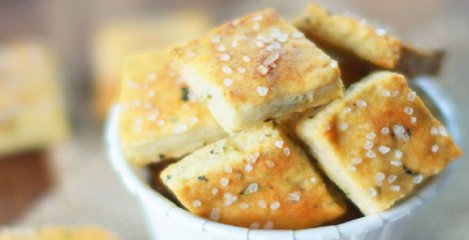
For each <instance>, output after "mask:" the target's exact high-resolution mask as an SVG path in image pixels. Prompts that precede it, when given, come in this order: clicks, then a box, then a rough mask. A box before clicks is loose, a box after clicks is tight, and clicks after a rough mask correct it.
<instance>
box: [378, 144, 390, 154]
mask: <svg viewBox="0 0 469 240" xmlns="http://www.w3.org/2000/svg"><path fill="white" fill-rule="evenodd" d="M378 151H379V152H381V153H382V154H387V153H388V152H389V151H391V149H390V148H389V147H387V146H379V148H378Z"/></svg>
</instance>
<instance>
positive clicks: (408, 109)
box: [404, 107, 414, 115]
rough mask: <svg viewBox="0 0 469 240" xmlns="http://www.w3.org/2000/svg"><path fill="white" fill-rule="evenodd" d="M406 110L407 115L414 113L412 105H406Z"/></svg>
mask: <svg viewBox="0 0 469 240" xmlns="http://www.w3.org/2000/svg"><path fill="white" fill-rule="evenodd" d="M404 112H405V113H406V114H407V115H412V113H414V109H413V108H411V107H405V108H404Z"/></svg>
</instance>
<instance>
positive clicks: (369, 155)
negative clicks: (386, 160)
mask: <svg viewBox="0 0 469 240" xmlns="http://www.w3.org/2000/svg"><path fill="white" fill-rule="evenodd" d="M365 156H366V157H367V158H376V154H375V152H373V150H368V151H366V154H365Z"/></svg>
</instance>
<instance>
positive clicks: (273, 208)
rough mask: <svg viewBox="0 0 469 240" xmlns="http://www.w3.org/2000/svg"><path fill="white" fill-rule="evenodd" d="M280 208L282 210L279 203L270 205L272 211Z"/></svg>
mask: <svg viewBox="0 0 469 240" xmlns="http://www.w3.org/2000/svg"><path fill="white" fill-rule="evenodd" d="M279 208H280V203H279V202H277V201H276V202H273V203H271V204H270V209H272V210H277V209H279Z"/></svg>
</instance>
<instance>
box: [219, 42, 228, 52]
mask: <svg viewBox="0 0 469 240" xmlns="http://www.w3.org/2000/svg"><path fill="white" fill-rule="evenodd" d="M217 50H218V51H219V52H224V51H226V47H225V45H223V44H220V45H218V46H217Z"/></svg>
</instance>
